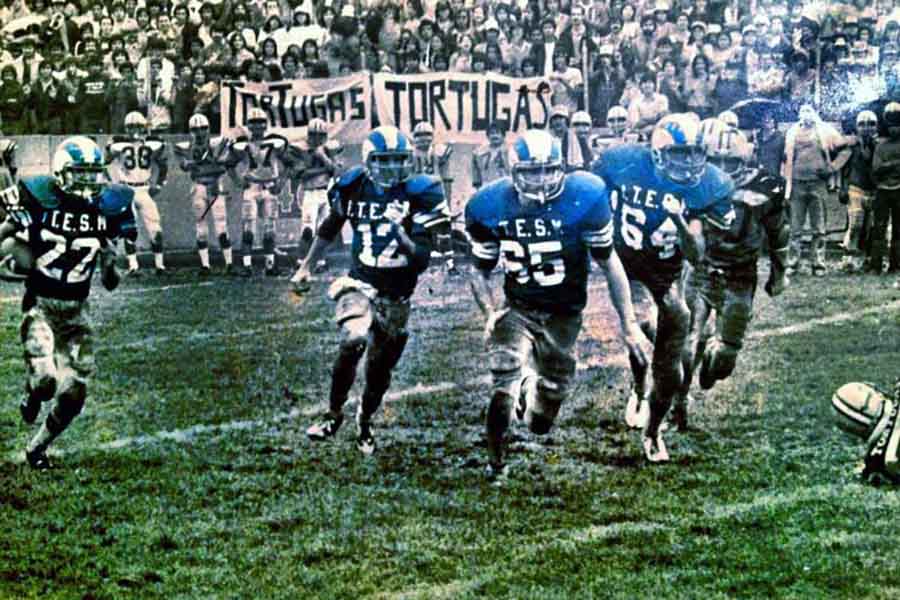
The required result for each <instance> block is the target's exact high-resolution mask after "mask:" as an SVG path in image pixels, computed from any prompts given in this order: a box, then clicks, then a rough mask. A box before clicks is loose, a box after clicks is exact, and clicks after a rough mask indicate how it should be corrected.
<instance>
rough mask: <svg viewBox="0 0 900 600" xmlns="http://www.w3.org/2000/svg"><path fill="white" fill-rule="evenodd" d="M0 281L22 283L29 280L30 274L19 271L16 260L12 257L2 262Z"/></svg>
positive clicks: (0, 262) (0, 264) (0, 263)
mask: <svg viewBox="0 0 900 600" xmlns="http://www.w3.org/2000/svg"><path fill="white" fill-rule="evenodd" d="M0 279H2V280H3V281H12V282H14V283H16V282H22V281H25V280H26V279H28V273H26V272H22V271H21V270H20V269H19V265H18V263H16V259H15V258H14V257H13V256H12V255H10V256H5V257H3V259H2V260H0Z"/></svg>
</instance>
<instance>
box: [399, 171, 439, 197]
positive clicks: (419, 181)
mask: <svg viewBox="0 0 900 600" xmlns="http://www.w3.org/2000/svg"><path fill="white" fill-rule="evenodd" d="M404 188H405V189H406V193H407V194H409V195H410V196H424V195H430V194H437V195H443V194H444V187H443V185H441V180H440V178H438V177H433V176H431V175H424V174H419V175H413V176H412V177H410V178H409V179H407V180H406V183H405V184H404Z"/></svg>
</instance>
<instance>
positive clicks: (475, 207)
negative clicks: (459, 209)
mask: <svg viewBox="0 0 900 600" xmlns="http://www.w3.org/2000/svg"><path fill="white" fill-rule="evenodd" d="M512 189H513V184H512V179H511V178H509V177H501V178H500V179H496V180H494V181H492V182H491V183H489V184H487V185H486V186H484V187H482V188H481V189H480V190H478V191H477V192H475V195H474V196H472V199H471V200H469V202H467V203H466V214H467V215H469V217H471V218H472V219H475V220H486V219H489V218H491V217H497V216H499V213H500V211H499V209H498V206H497V203H499V202H501V201H502V198H503V197H504V196H505V195H506V194H508V193H510V191H511V190H512Z"/></svg>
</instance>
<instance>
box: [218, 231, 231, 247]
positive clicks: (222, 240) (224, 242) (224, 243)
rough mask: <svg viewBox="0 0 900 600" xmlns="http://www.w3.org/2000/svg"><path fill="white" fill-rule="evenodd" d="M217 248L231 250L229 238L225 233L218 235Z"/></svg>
mask: <svg viewBox="0 0 900 600" xmlns="http://www.w3.org/2000/svg"><path fill="white" fill-rule="evenodd" d="M219 247H220V248H231V238H229V237H228V234H227V233H220V234H219Z"/></svg>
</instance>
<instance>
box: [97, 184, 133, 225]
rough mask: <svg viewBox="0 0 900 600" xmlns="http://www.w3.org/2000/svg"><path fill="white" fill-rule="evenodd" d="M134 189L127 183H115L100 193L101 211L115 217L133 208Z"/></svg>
mask: <svg viewBox="0 0 900 600" xmlns="http://www.w3.org/2000/svg"><path fill="white" fill-rule="evenodd" d="M133 198H134V190H132V189H131V188H130V187H128V186H125V185H119V184H113V185H111V186H109V187H107V188H106V189H104V190H103V193H102V194H101V195H100V212H102V213H103V214H104V215H106V216H107V217H115V216H117V215H121V214H122V213H124V212H126V211H129V210H131V201H132V199H133Z"/></svg>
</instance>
